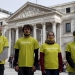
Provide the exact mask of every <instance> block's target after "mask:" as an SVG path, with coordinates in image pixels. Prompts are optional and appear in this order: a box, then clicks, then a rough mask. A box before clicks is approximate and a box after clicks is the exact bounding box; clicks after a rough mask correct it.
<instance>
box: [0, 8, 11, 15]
mask: <svg viewBox="0 0 75 75" xmlns="http://www.w3.org/2000/svg"><path fill="white" fill-rule="evenodd" d="M0 12H3V13H6V14H8V15H11V14H12V13H11V12H9V11H6V10H4V9H2V8H0Z"/></svg>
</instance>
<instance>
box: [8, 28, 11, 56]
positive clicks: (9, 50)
mask: <svg viewBox="0 0 75 75" xmlns="http://www.w3.org/2000/svg"><path fill="white" fill-rule="evenodd" d="M10 52H11V29H9V49H8V57H9V56H10Z"/></svg>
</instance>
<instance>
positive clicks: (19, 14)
mask: <svg viewBox="0 0 75 75" xmlns="http://www.w3.org/2000/svg"><path fill="white" fill-rule="evenodd" d="M51 11H53V10H52V9H50V8H48V7H45V6H41V5H38V4H34V3H30V2H27V3H26V4H25V5H23V6H22V7H21V8H20V9H18V10H17V11H16V12H15V13H13V14H12V15H11V16H10V17H9V18H8V20H7V21H10V20H17V19H22V18H27V17H31V16H35V15H38V14H42V13H46V12H51Z"/></svg>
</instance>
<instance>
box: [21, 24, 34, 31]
mask: <svg viewBox="0 0 75 75" xmlns="http://www.w3.org/2000/svg"><path fill="white" fill-rule="evenodd" d="M24 28H29V29H30V31H32V30H33V27H32V25H30V24H26V25H24V26H23V28H22V31H24Z"/></svg>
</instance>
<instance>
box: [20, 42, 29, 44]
mask: <svg viewBox="0 0 75 75" xmlns="http://www.w3.org/2000/svg"><path fill="white" fill-rule="evenodd" d="M29 43H30V42H21V44H29Z"/></svg>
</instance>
